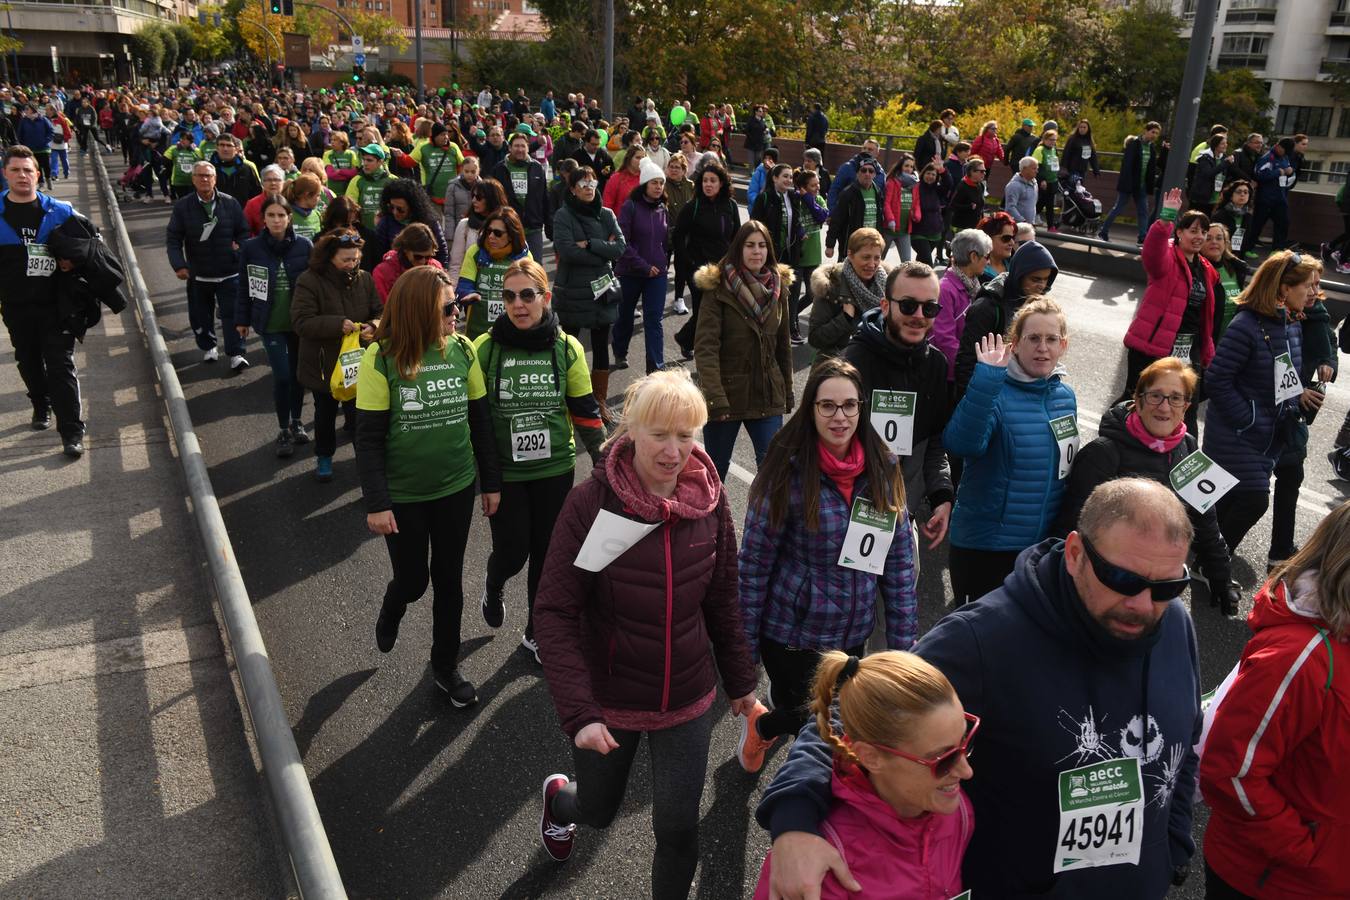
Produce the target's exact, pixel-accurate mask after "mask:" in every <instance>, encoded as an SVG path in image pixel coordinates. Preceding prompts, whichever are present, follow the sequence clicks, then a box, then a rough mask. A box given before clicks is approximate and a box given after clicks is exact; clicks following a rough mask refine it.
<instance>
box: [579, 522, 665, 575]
mask: <svg viewBox="0 0 1350 900" xmlns="http://www.w3.org/2000/svg"><path fill="white" fill-rule="evenodd" d="M660 524H661V523H660V522H636V521H634V520H632V519H626V518H624V517H623V516H620V515H616V514H614V513H612V512H610V511H609V510H607V509H602V510H600V512H599V513H598V514H597V515H596V517H595V521H594V522H592V523H591V530H590V531H588V532H586V540H584V541H582V543H581V549H580V550H578V551H577V558H576V559H575V560H573V561H572V565H574V566H576V567H577V568H578V569H585V570H586V571H587V572H599V571H602V570H603V569H604V568H605V566H608V565H609V564H610V563H612V562H614V560H616V559H618V558H619V557H620V556H622V555H623V554H624V553H626V552H627V551H628V548H630V547H632V546H633V545H634V544H636V543H637V542H638V541H640V540H642V539H643V538H644V537H646V536H647V535H648V534H650V533H651V532H652V531H654V530H655V529H656V528H657V527H658V526H660Z"/></svg>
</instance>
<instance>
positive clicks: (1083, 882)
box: [756, 478, 1201, 900]
mask: <svg viewBox="0 0 1350 900" xmlns="http://www.w3.org/2000/svg"><path fill="white" fill-rule="evenodd" d="M1191 537H1192V529H1191V522H1190V519H1189V517H1188V516H1187V514H1186V510H1185V508H1184V507H1183V506H1182V503H1181V501H1180V500H1178V499H1177V497H1176V496H1175V495H1173V493H1172V492H1171V490H1169V489H1168V488H1167V487H1166V486H1164V485H1162V484H1159V483H1158V482H1155V481H1151V480H1148V479H1142V478H1122V479H1117V480H1115V481H1109V482H1107V483H1105V484H1102V485H1100V486H1098V487H1097V488H1096V489H1095V490H1094V491H1093V492H1092V494H1091V495H1090V496H1089V497H1088V500H1087V502H1086V504H1085V505H1084V506H1083V511H1082V514H1081V515H1080V517H1079V520H1078V529H1077V530H1076V531H1073V532H1070V534H1069V535H1068V537H1067V538H1066V539H1064V540H1062V541H1061V540H1058V539H1054V538H1051V539H1048V540H1045V541H1042V542H1041V543H1039V544H1036V545H1034V546H1032V547H1028V548H1027V549H1026V550H1025V551H1023V552H1022V554H1021V556H1020V557H1019V558H1018V560H1017V568H1016V569H1015V570H1014V572H1013V574H1012V575H1010V576H1009V577H1008V579H1007V581H1005V582H1004V584H1003V586H1002V587H1001V588H999V589H998V590H996V591H994V592H993V593H991V594H988V595H986V596H985V597H983V598H981V599H980V600H979V601H978V602H976V603H971V604H967V605H966V606H964V607H961V608H960V609H958V610H957V611H955V612H953V613H951V614H950V615H948V616H947V617H945V618H944V619H943V620H942V621H940V622H939V623H938V624H937V625H936V626H935V627H934V628H933V630H932V631H931V632H929V633H928V634H927V635H925V636H924V637H923V638H922V639H920V641H919V643H918V644H917V645H916V646H915V647H914V652H915V653H918V654H919V655H920V656H922V657H923V658H924V659H926V660H928V661H929V662H931V663H932V664H933V665H935V666H937V667H938V669H940V670H941V671H942V673H943V674H944V675H946V676H947V678H948V679H949V680H950V681H951V684H952V687H953V688H954V689H955V690H956V692H957V694H958V695H959V696H960V697H961V700H962V702H963V703H964V704H965V708H966V711H967V712H970V713H972V714H974V715H976V716H978V717H980V719H981V725H982V727H981V729H980V762H979V764H978V765H977V766H976V767H975V774H974V777H972V778H971V779H970V780H969V781H967V782H966V786H965V789H966V792H967V794H968V795H969V797H970V799H971V802H972V803H973V805H974V808H975V821H976V822H977V823H978V827H977V828H976V829H975V834H974V837H973V838H972V840H971V843H970V846H969V849H968V850H967V852H966V856H965V861H964V865H963V876H964V882H965V886H966V887H967V888H969V889H971V890H972V892H973V894H974V896H976V897H980V896H987V897H1013V896H1015V897H1019V898H1023V897H1091V898H1093V900H1155V898H1161V897H1163V896H1164V895H1166V894H1167V892H1168V889H1169V888H1170V887H1171V886H1173V885H1179V884H1181V883H1182V881H1184V880H1185V878H1186V876H1187V874H1188V873H1189V867H1190V860H1191V856H1192V855H1193V854H1194V852H1195V844H1194V841H1193V840H1192V838H1191V819H1192V798H1193V796H1194V793H1195V783H1196V770H1197V767H1198V764H1199V760H1198V757H1197V756H1196V754H1195V752H1194V750H1193V749H1192V748H1193V747H1194V745H1195V743H1196V742H1197V741H1198V740H1199V737H1200V725H1201V716H1200V682H1199V662H1198V651H1197V648H1196V641H1195V631H1194V626H1193V625H1192V623H1191V619H1190V616H1189V615H1188V614H1187V612H1186V607H1185V605H1184V604H1183V603H1182V601H1181V600H1180V599H1178V598H1179V597H1180V595H1181V593H1182V592H1183V591H1184V590H1185V589H1186V587H1187V585H1188V581H1189V573H1188V571H1187V569H1186V565H1185V562H1186V554H1187V551H1188V549H1189V548H1190V543H1191ZM830 755H831V754H830V748H829V746H828V745H826V744H825V743H824V742H823V741H822V740H821V739H820V736H819V734H818V732H817V730H816V726H815V724H814V723H808V725H807V726H806V727H805V728H803V729H802V731H801V733H800V735H799V736H798V739H797V742H796V743H795V744H794V745H793V748H792V752H791V754H790V755H789V757H788V760H787V762H786V763H785V764H784V765H783V767H782V769H780V770H779V773H778V776H777V777H776V778H775V779H774V781H773V783H772V784H771V785H770V786H769V788H768V790H767V791H766V792H765V794H764V799H763V801H762V802H761V803H760V806H759V809H758V810H757V811H756V817H757V819H758V820H759V822H760V824H761V825H763V826H764V827H766V828H768V829H769V831H770V832H771V834H772V835H773V837H774V847H773V855H772V863H773V872H772V885H773V894H772V896H774V897H782V898H786V900H797V898H802V897H807V896H812V897H814V896H818V893H816V892H817V891H818V886H819V884H820V881H821V879H822V878H823V877H824V876H825V875H826V873H828V872H833V873H834V876H835V878H836V879H837V880H838V881H839V883H840V884H842V885H843V886H844V887H846V888H849V887H852V888H853V889H855V890H856V884H855V882H854V879H853V877H852V876H851V875H850V874H849V872H848V867H847V864H846V863H845V862H844V860H843V859H842V858H841V857H840V855H839V854H838V852H837V851H836V850H835V848H834V846H833V845H832V844H831V843H829V842H828V841H826V840H824V839H822V838H820V837H818V836H817V833H816V832H817V827H818V823H819V821H820V819H821V817H822V816H823V815H824V813H825V811H826V810H828V809H829V807H830V802H831V795H830V771H831V770H830Z"/></svg>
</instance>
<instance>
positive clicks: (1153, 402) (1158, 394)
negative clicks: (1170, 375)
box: [1144, 391, 1191, 409]
mask: <svg viewBox="0 0 1350 900" xmlns="http://www.w3.org/2000/svg"><path fill="white" fill-rule="evenodd" d="M1164 400H1166V401H1167V405H1168V406H1170V407H1172V408H1173V409H1181V408H1182V407H1183V406H1185V405H1186V404H1187V403H1190V402H1191V398H1190V397H1187V396H1186V395H1185V394H1164V393H1163V392H1162V391H1144V402H1145V403H1147V404H1148V405H1149V406H1162V405H1163V401H1164Z"/></svg>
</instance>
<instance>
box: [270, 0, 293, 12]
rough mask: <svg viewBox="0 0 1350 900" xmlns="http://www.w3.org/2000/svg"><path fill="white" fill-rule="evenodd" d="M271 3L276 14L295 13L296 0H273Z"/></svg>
mask: <svg viewBox="0 0 1350 900" xmlns="http://www.w3.org/2000/svg"><path fill="white" fill-rule="evenodd" d="M271 4H272V7H271V8H272V15H274V16H293V15H295V0H271Z"/></svg>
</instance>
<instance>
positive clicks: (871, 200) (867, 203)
mask: <svg viewBox="0 0 1350 900" xmlns="http://www.w3.org/2000/svg"><path fill="white" fill-rule="evenodd" d="M859 190H860V191H861V192H862V198H863V220H862V223H863V227H864V228H876V227H877V209H878V207H880V205H881V204H880V203H878V202H877V189H876V186H875V185H873V186H872V187H870V188H868V189H867V190H865V191H863V190H862V189H861V188H859Z"/></svg>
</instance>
